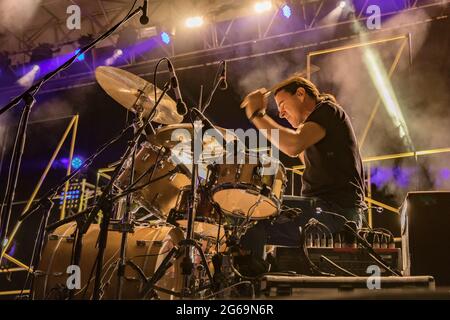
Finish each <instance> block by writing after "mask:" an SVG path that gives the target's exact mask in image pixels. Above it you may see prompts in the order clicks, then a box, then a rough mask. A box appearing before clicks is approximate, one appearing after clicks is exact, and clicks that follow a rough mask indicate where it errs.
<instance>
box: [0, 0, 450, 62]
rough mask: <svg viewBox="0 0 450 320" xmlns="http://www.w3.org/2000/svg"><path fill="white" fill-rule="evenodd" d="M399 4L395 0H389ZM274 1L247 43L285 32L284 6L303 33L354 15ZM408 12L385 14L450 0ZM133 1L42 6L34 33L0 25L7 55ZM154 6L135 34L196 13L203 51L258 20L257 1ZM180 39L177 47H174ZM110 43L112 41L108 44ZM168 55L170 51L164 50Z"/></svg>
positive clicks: (332, 1) (95, 30)
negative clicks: (77, 11)
mask: <svg viewBox="0 0 450 320" xmlns="http://www.w3.org/2000/svg"><path fill="white" fill-rule="evenodd" d="M358 1H360V2H361V3H362V2H364V3H363V5H362V7H361V10H359V12H355V16H356V17H357V19H359V20H365V17H364V16H363V13H364V12H365V10H366V9H367V7H368V6H369V5H370V0H358ZM388 1H395V0H386V2H388ZM141 2H142V1H141V0H138V1H137V5H141ZM273 2H274V9H273V10H272V12H270V13H268V14H266V15H264V16H262V17H261V18H259V17H258V19H257V31H255V32H254V34H253V35H250V38H249V40H264V39H267V38H270V37H271V36H274V35H281V34H282V33H280V32H278V31H276V30H275V28H274V25H275V24H276V19H279V18H280V16H281V13H280V10H281V8H282V6H283V5H284V4H285V3H289V4H290V5H291V6H292V8H293V12H294V13H293V16H292V17H291V19H299V20H300V21H301V23H300V24H299V27H298V28H297V29H296V30H292V31H301V30H303V31H305V30H311V31H313V30H316V29H318V28H319V29H323V28H326V27H328V28H331V27H335V26H338V25H343V24H345V23H350V22H351V18H350V16H348V17H345V18H344V20H341V21H339V22H337V23H331V24H327V25H323V24H321V23H320V21H321V18H322V17H323V16H324V15H326V14H327V13H328V12H329V11H330V10H331V9H332V8H333V7H335V6H336V5H337V3H338V2H339V1H338V0H297V1H295V0H289V1H283V0H277V1H273ZM404 2H405V3H404V6H405V7H406V9H403V10H393V11H391V12H385V13H383V15H393V14H396V13H399V12H401V11H402V12H405V11H408V10H414V9H425V8H430V7H439V6H441V7H442V8H443V10H445V7H446V5H447V3H448V2H450V1H449V0H428V1H412V0H404ZM131 3H132V2H131V1H125V0H109V1H108V0H66V1H55V0H46V1H43V2H42V3H41V5H40V7H39V10H38V12H37V14H36V16H37V17H39V18H38V21H37V22H36V24H33V25H32V27H30V28H31V29H27V30H25V31H24V32H22V34H21V35H17V34H15V33H14V32H13V31H11V30H10V29H9V28H7V27H5V26H2V22H1V21H0V30H3V31H4V32H5V36H4V37H5V38H6V39H5V40H4V41H3V42H4V43H5V45H4V48H3V49H4V50H7V51H9V52H10V53H11V54H12V55H14V54H16V55H18V54H21V56H20V57H18V58H16V59H14V60H15V61H20V60H22V61H21V62H22V63H23V62H26V61H23V60H26V59H27V55H29V53H30V52H31V49H33V48H34V47H36V46H38V45H39V44H40V43H51V44H53V45H54V46H55V47H58V48H60V47H62V46H63V45H67V44H74V47H75V46H76V42H77V40H78V39H79V37H80V36H81V35H86V34H93V35H97V34H99V33H101V32H102V31H105V30H106V29H107V28H108V27H110V26H112V25H113V24H115V23H117V22H118V21H119V20H120V19H121V18H122V17H123V16H124V15H125V14H126V13H127V12H128V10H129V9H130V6H131ZM149 3H150V4H149V6H150V21H151V22H150V24H149V25H148V26H141V25H140V24H139V23H138V22H137V21H136V22H135V23H131V26H132V27H134V28H136V29H142V28H146V27H156V28H157V29H158V30H167V31H170V32H173V31H174V30H180V28H183V26H182V24H183V23H184V19H185V18H186V14H183V12H189V13H192V14H195V13H197V12H199V13H201V14H203V15H204V16H205V19H206V21H207V25H206V26H205V27H204V28H203V32H200V33H201V34H202V35H203V37H204V40H203V43H204V47H203V49H204V50H208V49H220V48H223V47H224V46H229V45H234V44H236V43H237V40H236V39H234V38H233V37H232V34H233V33H236V32H239V31H240V30H239V28H240V26H239V25H238V24H236V20H239V19H242V18H246V17H247V18H248V17H250V16H255V14H254V12H253V11H251V10H250V9H249V8H251V7H252V4H253V3H254V1H251V0H246V1H233V0H225V1H224V0H222V1H218V0H214V1H206V0H202V1H194V0H189V1H186V0H172V1H161V0H158V1H156V0H154V1H149ZM71 4H74V5H78V6H80V8H81V10H82V21H81V30H74V31H71V30H68V29H67V27H66V19H67V17H68V15H67V13H66V9H67V7H68V6H69V5H71ZM176 41H177V40H176V38H175V39H174V42H176ZM109 44H112V43H111V40H110V43H109ZM166 50H167V49H166ZM167 53H168V55H170V56H177V55H179V54H180V53H186V51H183V50H179V49H178V48H177V46H173V45H172V47H171V49H170V50H167Z"/></svg>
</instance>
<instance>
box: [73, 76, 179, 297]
mask: <svg viewBox="0 0 450 320" xmlns="http://www.w3.org/2000/svg"><path fill="white" fill-rule="evenodd" d="M169 88H170V85H169V83H166V84H165V85H164V88H163V93H162V94H161V95H160V97H159V99H158V101H156V103H155V105H154V106H153V109H152V110H151V111H150V114H149V116H148V118H146V121H145V122H146V123H149V122H150V121H151V120H152V118H153V116H154V114H155V113H156V111H157V107H158V105H159V103H160V102H161V100H162V98H163V97H164V96H165V94H166V92H167V91H168V90H169ZM144 128H145V124H144V125H143V126H141V127H140V128H139V129H138V130H137V132H136V134H135V135H134V137H133V139H132V140H131V141H132V142H131V143H130V144H129V145H128V147H127V149H126V151H125V153H124V156H123V157H122V159H121V162H120V163H119V165H118V166H117V167H116V168H115V170H114V172H113V174H112V176H111V180H110V181H109V183H108V185H107V186H106V187H105V189H104V191H103V193H102V195H101V196H100V197H99V199H98V202H97V204H96V205H95V207H94V209H93V210H92V211H91V212H90V214H89V216H88V218H87V220H86V222H85V223H84V225H83V226H82V228H80V229H79V230H78V232H77V241H76V245H75V249H74V252H75V253H74V259H73V264H74V265H79V263H80V258H81V248H82V238H83V235H84V234H85V233H86V232H87V231H88V229H89V227H90V225H91V224H92V222H93V221H94V219H95V217H96V216H97V214H98V212H99V211H100V210H102V212H103V219H102V222H101V227H100V232H99V239H98V257H97V264H96V272H95V280H94V281H95V282H94V290H93V299H94V300H98V299H99V298H100V286H101V275H102V268H103V257H104V252H105V249H106V242H107V237H108V232H107V230H108V225H109V221H110V218H111V214H112V196H111V190H112V188H113V185H114V183H115V181H116V179H117V178H118V177H119V173H120V170H121V168H122V167H123V165H124V163H125V161H126V160H127V159H128V157H129V156H130V155H131V154H132V152H133V150H134V149H135V146H136V144H137V142H138V139H139V137H140V135H141V134H142V132H143V131H144ZM71 292H73V291H71Z"/></svg>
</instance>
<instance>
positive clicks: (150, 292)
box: [141, 239, 213, 299]
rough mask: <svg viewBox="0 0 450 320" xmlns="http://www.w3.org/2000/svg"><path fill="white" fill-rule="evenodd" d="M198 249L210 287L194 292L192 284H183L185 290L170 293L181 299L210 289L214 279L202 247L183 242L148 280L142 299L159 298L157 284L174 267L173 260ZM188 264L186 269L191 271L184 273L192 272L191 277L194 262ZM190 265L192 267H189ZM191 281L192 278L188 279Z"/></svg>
mask: <svg viewBox="0 0 450 320" xmlns="http://www.w3.org/2000/svg"><path fill="white" fill-rule="evenodd" d="M193 249H196V250H197V252H198V253H199V254H200V258H201V260H202V265H203V266H204V267H205V270H206V274H207V276H208V279H209V285H207V286H205V287H204V288H198V289H197V290H194V288H192V286H191V282H189V283H187V286H185V283H183V288H182V290H181V292H173V291H171V292H170V293H172V294H173V295H175V296H179V297H181V298H183V297H186V296H189V295H194V294H195V293H196V292H198V291H202V290H204V289H207V288H208V287H211V286H212V283H213V277H212V275H211V272H210V271H209V268H208V262H207V261H206V257H205V254H204V253H203V251H202V247H201V246H200V245H199V244H198V243H197V242H196V241H195V240H187V239H186V240H181V241H180V242H179V243H178V246H175V247H173V248H172V249H171V250H170V252H169V253H168V254H167V256H166V257H165V258H164V260H163V261H162V262H161V264H160V266H159V267H158V269H157V270H156V271H155V273H154V274H153V276H152V277H151V278H150V279H149V280H147V282H146V284H145V286H144V288H143V289H142V291H141V295H142V298H143V299H145V298H146V297H147V296H150V297H157V294H156V292H155V291H156V290H158V289H157V287H156V283H157V282H158V281H159V280H160V279H161V278H162V277H163V276H164V274H165V273H166V272H167V270H168V269H169V268H170V267H171V266H172V265H173V263H172V261H171V260H172V259H173V258H175V259H177V258H179V257H180V256H181V255H182V254H183V253H186V251H187V252H189V253H190V252H191V250H193ZM183 262H186V261H185V257H184V258H183V261H182V262H181V265H182V264H183ZM187 263H188V264H186V265H185V266H184V267H185V268H186V267H188V268H190V269H187V270H184V271H190V272H191V273H189V274H188V275H189V276H191V274H192V269H193V263H192V260H190V261H187ZM189 263H190V264H191V265H189ZM181 268H182V269H183V266H181ZM188 279H189V280H190V278H188ZM185 280H186V279H185V278H183V281H185Z"/></svg>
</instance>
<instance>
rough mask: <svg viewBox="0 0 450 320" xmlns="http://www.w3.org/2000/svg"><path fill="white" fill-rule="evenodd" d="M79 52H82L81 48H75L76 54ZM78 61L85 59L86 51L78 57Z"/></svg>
mask: <svg viewBox="0 0 450 320" xmlns="http://www.w3.org/2000/svg"><path fill="white" fill-rule="evenodd" d="M78 52H80V49H77V50H75V54H77V53H78ZM77 60H78V61H83V60H84V53H83V54H80V55H79V56H78V58H77Z"/></svg>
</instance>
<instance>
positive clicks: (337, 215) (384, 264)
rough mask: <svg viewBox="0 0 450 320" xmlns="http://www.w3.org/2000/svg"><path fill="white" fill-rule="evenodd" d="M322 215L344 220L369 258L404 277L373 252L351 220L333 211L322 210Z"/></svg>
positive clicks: (394, 273) (396, 274)
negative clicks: (351, 225)
mask: <svg viewBox="0 0 450 320" xmlns="http://www.w3.org/2000/svg"><path fill="white" fill-rule="evenodd" d="M320 213H326V214H329V215H333V216H336V217H339V218H341V219H343V220H344V221H345V223H344V227H345V228H347V229H348V231H350V232H351V233H352V234H353V235H354V236H355V237H356V240H357V241H358V242H359V243H361V244H362V245H363V247H364V248H365V249H366V250H367V252H368V254H369V256H371V257H372V259H374V260H375V262H377V263H378V264H380V265H381V266H382V267H383V268H385V269H386V270H388V271H389V272H390V273H392V274H393V275H395V276H399V277H401V276H402V274H401V272H400V271H399V270H397V269H396V268H394V269H392V268H391V267H389V265H388V263H387V262H386V261H385V260H384V259H383V258H382V257H381V256H380V255H379V254H378V253H376V252H375V251H374V250H373V248H372V246H371V245H370V243H368V242H367V240H366V239H364V238H363V237H361V236H360V235H359V234H358V232H356V231H355V230H353V228H352V227H350V226H349V225H348V222H350V220H348V219H347V218H346V217H344V216H343V215H341V214H338V213H335V212H331V211H325V210H320Z"/></svg>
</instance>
